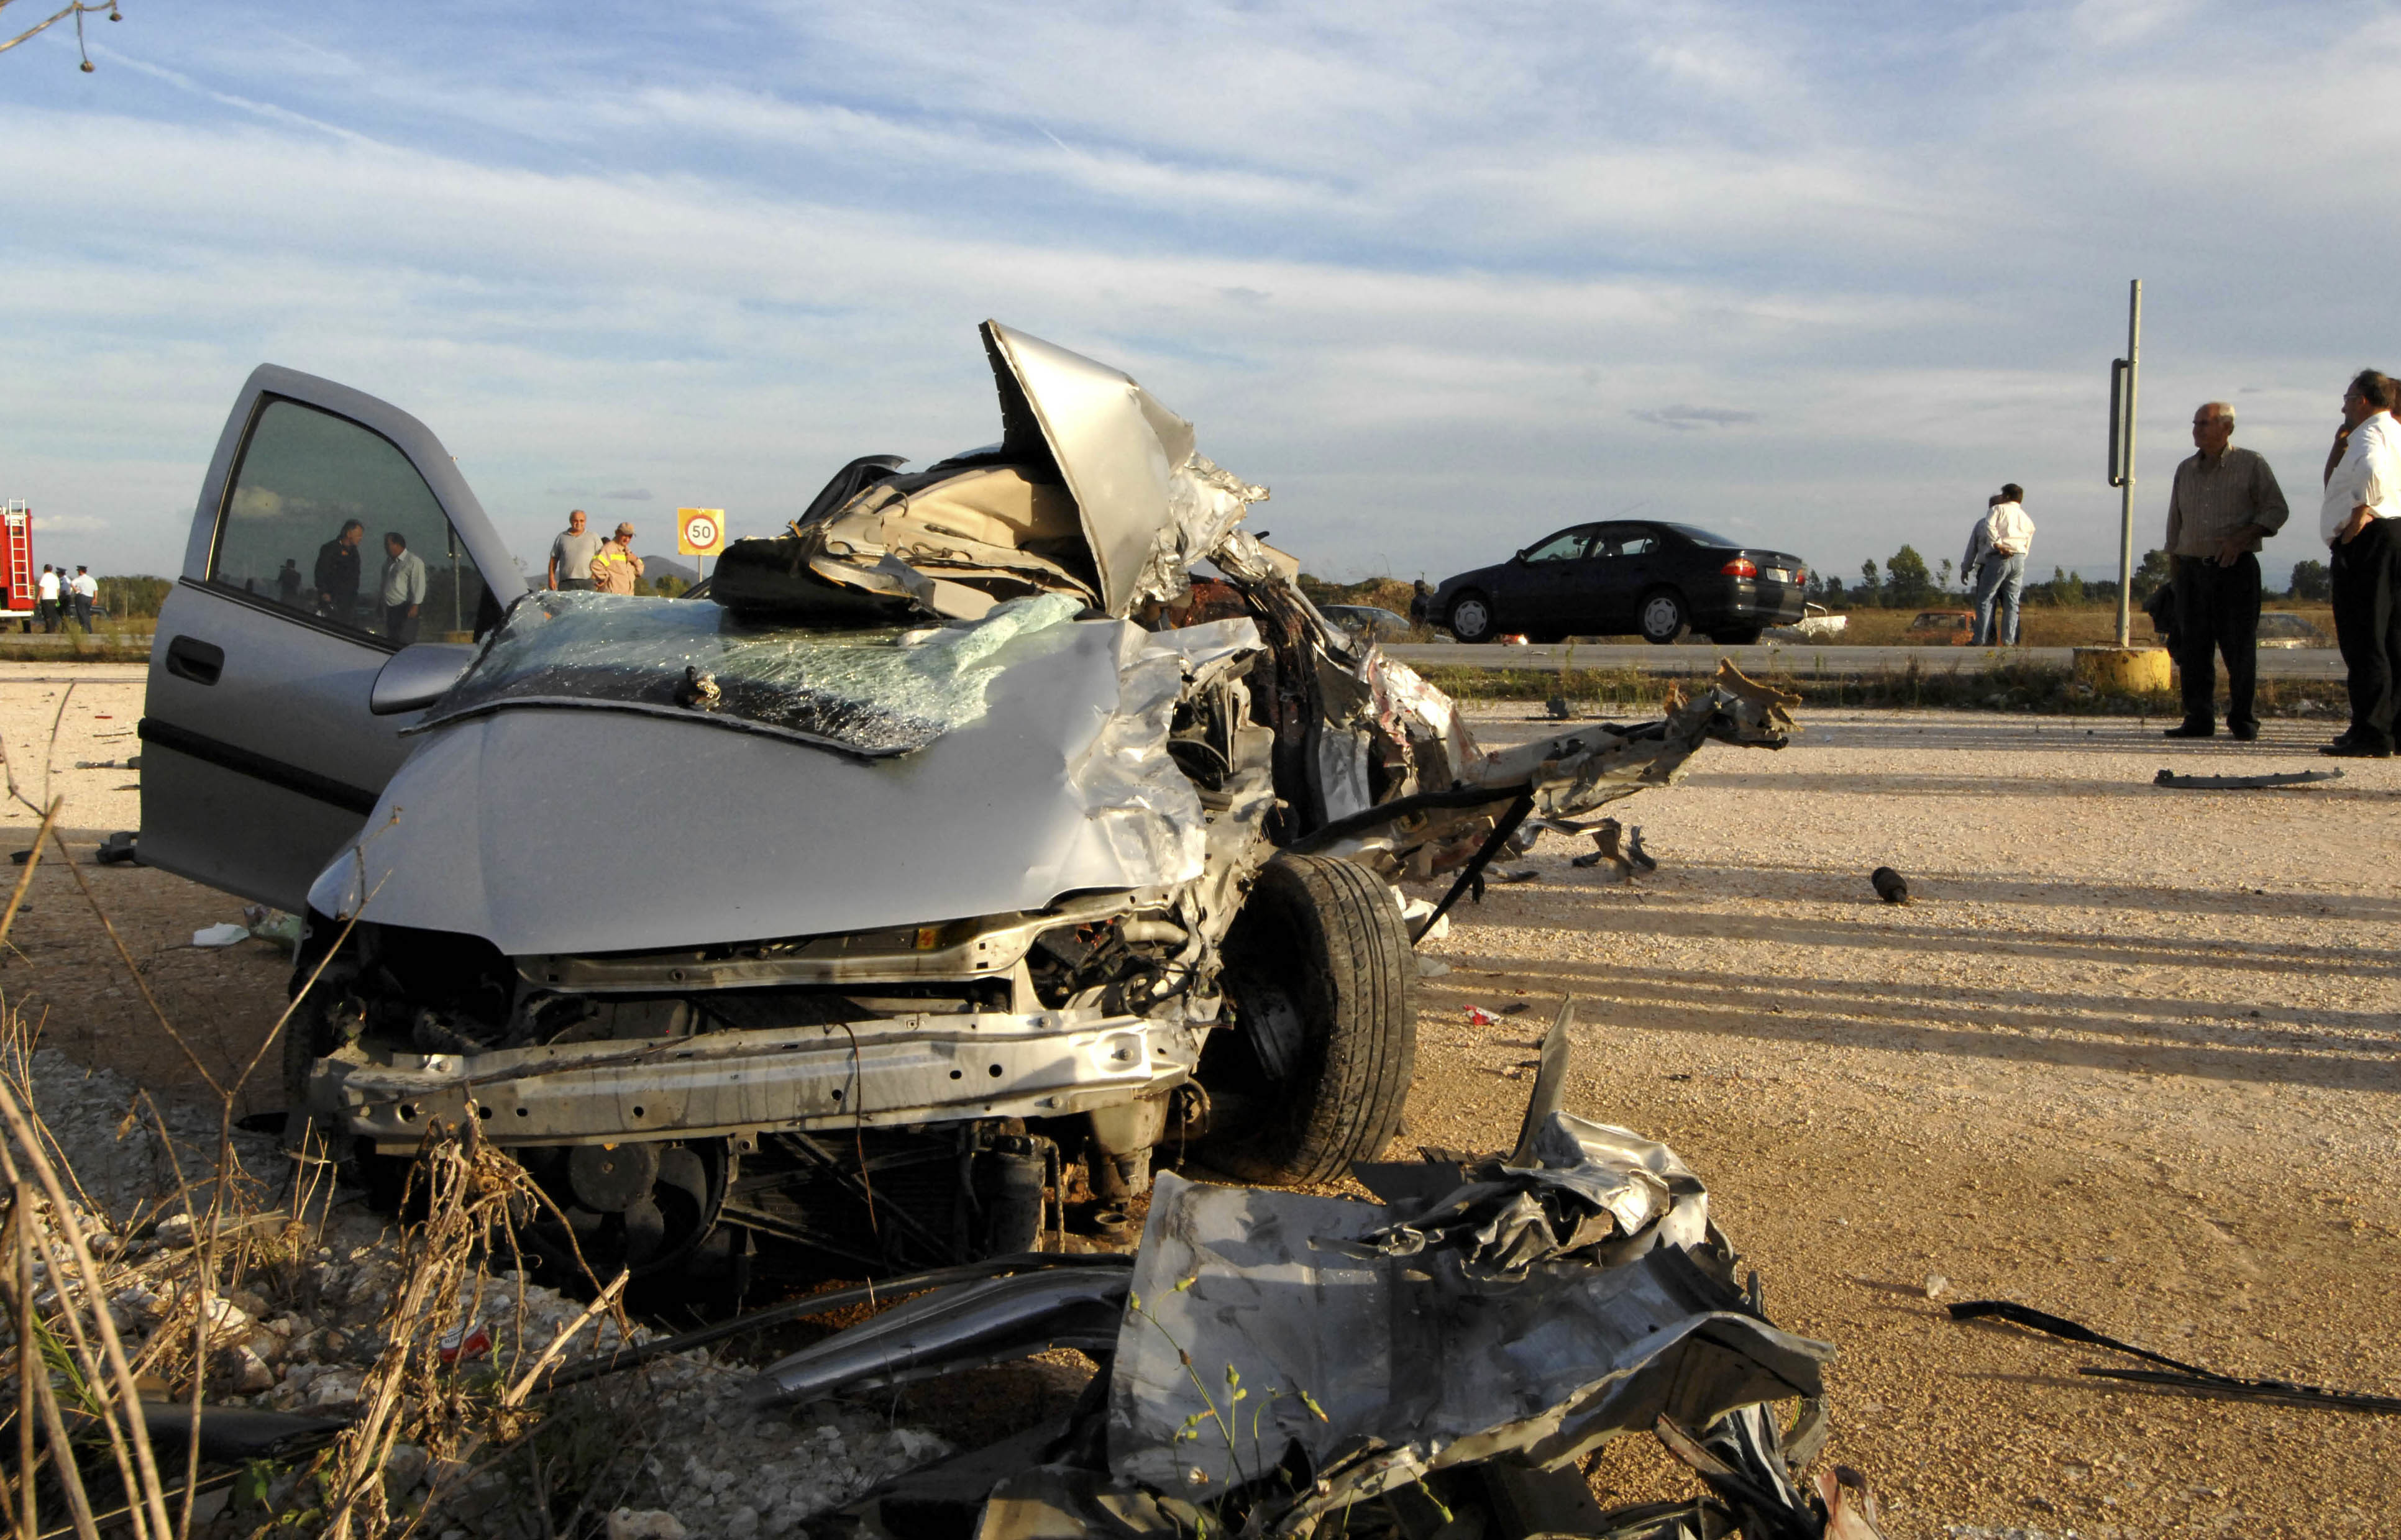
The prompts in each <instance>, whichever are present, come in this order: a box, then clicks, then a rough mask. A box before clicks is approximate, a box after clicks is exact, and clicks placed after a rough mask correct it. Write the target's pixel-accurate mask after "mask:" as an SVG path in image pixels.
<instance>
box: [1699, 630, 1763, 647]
mask: <svg viewBox="0 0 2401 1540" xmlns="http://www.w3.org/2000/svg"><path fill="white" fill-rule="evenodd" d="M1763 629H1764V628H1763V627H1761V626H1737V627H1736V628H1735V629H1734V630H1732V631H1712V632H1710V633H1709V640H1710V641H1712V642H1715V643H1716V644H1717V645H1718V646H1720V647H1749V646H1750V645H1751V644H1752V643H1753V642H1756V641H1758V640H1759V637H1760V633H1761V632H1762V631H1763Z"/></svg>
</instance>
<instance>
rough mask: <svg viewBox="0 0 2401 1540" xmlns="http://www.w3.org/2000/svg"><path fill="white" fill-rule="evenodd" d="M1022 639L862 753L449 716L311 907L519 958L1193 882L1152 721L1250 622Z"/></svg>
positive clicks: (713, 724)
mask: <svg viewBox="0 0 2401 1540" xmlns="http://www.w3.org/2000/svg"><path fill="white" fill-rule="evenodd" d="M662 602H669V603H671V602H673V601H662ZM1035 640H1036V642H1038V643H1040V645H1038V646H1034V645H1026V644H1023V643H1020V644H1018V645H1017V646H1016V647H1015V648H1014V650H1012V651H1005V652H1003V653H1001V654H996V655H995V661H999V662H1001V663H1003V665H1004V666H1001V667H1000V668H999V669H998V670H997V672H996V674H995V675H994V677H993V678H992V679H991V681H990V683H989V685H988V687H987V699H986V709H985V710H984V711H982V713H981V715H977V716H976V717H975V718H974V719H972V720H967V721H964V722H961V723H960V724H959V725H956V726H954V727H953V728H952V729H950V730H948V731H946V732H944V733H942V734H941V735H940V736H939V737H937V738H935V739H933V740H932V741H931V742H930V743H926V744H925V745H924V746H923V747H921V748H918V749H916V750H915V751H914V752H911V753H907V754H903V755H899V756H892V757H885V758H880V759H868V758H863V757H860V756H855V755H848V754H842V753H837V752H831V751H830V750H828V749H825V748H819V747H814V746H810V745H807V744H804V743H795V742H791V741H789V739H786V738H782V737H777V736H773V735H768V734H762V733H757V732H749V731H739V730H728V725H727V724H725V723H722V722H720V721H716V720H710V719H702V718H701V717H699V716H697V715H694V716H693V717H692V718H691V719H686V720H677V719H674V718H673V717H671V716H666V715H658V714H653V713H647V712H635V713H624V712H616V711H607V710H584V709H572V708H569V707H563V706H546V705H542V704H539V703H530V702H526V703H519V704H516V705H514V707H512V708H511V709H506V710H497V711H492V712H489V713H487V714H484V715H469V716H465V717H455V718H453V719H450V720H448V721H446V722H443V723H441V724H440V725H438V726H435V727H433V728H432V729H431V730H430V731H428V733H427V734H426V741H425V743H424V744H423V746H422V747H420V748H419V749H418V752H417V753H416V754H415V755H414V756H411V757H410V758H409V760H408V762H407V763H406V764H405V766H403V768H402V770H401V771H400V773H399V774H398V775H397V776H395V777H394V778H393V780H392V782H391V784H390V785H389V786H387V787H386V788H385V790H384V793H383V797H382V799H381V800H380V802H379V803H378V804H377V808H376V811H374V813H373V814H371V815H370V816H369V818H368V820H367V825H366V832H365V834H364V836H363V837H362V840H361V843H360V844H359V845H358V846H357V847H356V848H354V849H353V850H352V851H350V852H346V853H345V854H344V855H342V856H341V857H339V858H337V859H336V861H335V862H334V864H333V865H330V866H329V867H327V868H326V870H325V872H324V873H323V874H322V876H321V877H320V878H319V879H318V880H317V882H316V884H315V886H314V887H313V888H312V890H311V891H310V893H309V903H310V906H312V907H314V908H315V909H317V910H318V911H319V912H320V913H322V914H327V915H336V916H341V915H348V914H350V913H353V912H356V911H358V910H359V908H360V905H361V901H362V899H363V898H364V899H365V901H366V908H365V916H366V918H368V919H371V920H376V921H378V922H380V923H383V924H388V925H403V926H411V927H418V928H422V929H427V930H435V931H446V932H451V933H458V934H473V935H477V936H481V937H483V938H484V939H486V940H487V941H490V942H491V943H492V944H493V945H494V946H496V947H499V948H500V950H501V952H503V953H504V954H507V955H509V956H515V957H521V956H527V955H532V954H542V953H567V954H587V953H593V952H608V951H632V950H643V949H650V948H657V947H689V946H699V945H707V944H713V943H723V942H729V941H736V940H756V939H767V938H773V937H781V936H794V935H818V934H837V933H844V932H850V931H858V930H869V929H875V928H879V927H889V926H899V925H917V924H931V923H936V922H940V921H942V920H956V919H966V918H969V917H973V916H978V915H989V914H1004V913H1010V912H1015V911H1020V910H1038V909H1041V908H1043V907H1045V906H1048V905H1049V904H1050V902H1051V901H1052V900H1053V899H1055V898H1056V897H1058V896H1059V895H1060V894H1062V893H1068V892H1071V891H1079V890H1091V889H1102V890H1107V889H1132V888H1143V887H1151V886H1159V885H1165V884H1171V883H1176V882H1185V881H1189V880H1191V879H1193V878H1195V877H1197V876H1198V875H1200V871H1201V859H1202V841H1203V837H1204V825H1203V815H1202V812H1201V807H1200V804H1199V800H1198V797H1197V795H1196V794H1195V793H1194V791H1193V789H1192V786H1191V784H1190V783H1189V782H1188V781H1187V780H1186V779H1185V778H1184V776H1183V775H1182V773H1181V772H1180V771H1178V770H1176V769H1175V767H1174V763H1173V760H1172V759H1171V758H1170V757H1169V756H1168V755H1167V753H1166V752H1165V739H1166V728H1167V716H1168V714H1170V713H1171V712H1172V711H1173V708H1174V703H1175V700H1176V697H1177V694H1178V692H1179V690H1180V688H1181V686H1182V683H1183V680H1184V677H1185V673H1186V670H1187V668H1190V667H1196V666H1200V665H1201V662H1204V661H1207V660H1209V659H1211V658H1217V657H1224V656H1227V655H1229V654H1238V653H1240V652H1242V651H1244V650H1246V649H1251V648H1255V647H1257V646H1258V637H1257V633H1256V631H1255V629H1254V628H1253V627H1252V626H1251V624H1250V623H1249V622H1248V621H1232V622H1221V623H1219V624H1215V625H1212V626H1204V627H1194V628H1190V629H1188V630H1187V631H1185V632H1181V633H1173V634H1166V635H1162V636H1159V637H1153V636H1151V635H1150V634H1146V633H1145V632H1143V631H1142V630H1140V629H1139V628H1138V627H1135V626H1132V625H1129V624H1126V623H1124V622H1121V621H1115V620H1085V621H1073V622H1069V623H1068V624H1066V625H1063V626H1061V627H1057V628H1053V629H1052V630H1051V631H1050V632H1047V633H1045V634H1044V635H1043V636H1042V637H1037V638H1036V639H1035ZM436 715H437V716H438V715H440V713H439V710H438V708H437V712H436Z"/></svg>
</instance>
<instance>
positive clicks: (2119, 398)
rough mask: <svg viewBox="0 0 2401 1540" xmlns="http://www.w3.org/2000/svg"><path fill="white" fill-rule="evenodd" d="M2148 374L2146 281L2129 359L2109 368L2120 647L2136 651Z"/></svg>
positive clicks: (2133, 291) (2130, 331)
mask: <svg viewBox="0 0 2401 1540" xmlns="http://www.w3.org/2000/svg"><path fill="white" fill-rule="evenodd" d="M2142 368H2143V280H2142V279H2134V280H2133V284H2132V285H2131V287H2130V288H2129V290H2128V293H2127V298H2126V356H2125V357H2124V358H2122V359H2114V360H2112V361H2110V364H2109V484H2110V485H2111V486H2116V487H2122V488H2123V489H2124V492H2123V496H2122V500H2121V501H2120V504H2119V510H2118V645H2119V646H2120V647H2131V646H2133V627H2134V388H2135V384H2136V382H2137V380H2138V379H2139V378H2140V376H2141V375H2142Z"/></svg>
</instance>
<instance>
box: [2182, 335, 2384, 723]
mask: <svg viewBox="0 0 2401 1540" xmlns="http://www.w3.org/2000/svg"><path fill="white" fill-rule="evenodd" d="M2396 406H2401V381H2395V380H2394V379H2393V378H2392V377H2390V376H2389V375H2382V374H2380V373H2378V372H2377V371H2375V370H2373V369H2364V370H2362V371H2360V372H2359V374H2357V375H2354V376H2353V378H2352V381H2351V384H2350V385H2349V386H2348V387H2347V388H2345V389H2344V391H2343V397H2342V427H2341V429H2339V431H2338V432H2337V433H2336V434H2335V441H2334V448H2333V451H2332V452H2331V453H2329V454H2328V455H2327V456H2326V474H2325V478H2324V481H2325V495H2324V497H2323V499H2322V501H2321V503H2320V506H2319V511H2318V538H2320V539H2322V540H2324V541H2325V542H2326V548H2327V551H2328V552H2329V560H2328V562H2327V566H2328V569H2329V572H2330V575H2331V577H2332V579H2333V587H2334V629H2335V642H2336V645H2337V646H2339V647H2341V649H2342V661H2343V666H2344V668H2345V670H2346V672H2347V675H2348V680H2347V683H2348V688H2349V691H2350V695H2351V726H2350V728H2349V729H2346V730H2345V731H2344V732H2342V733H2341V734H2340V735H2339V736H2338V737H2337V738H2336V739H2335V740H2334V742H2333V743H2328V744H2326V746H2325V747H2324V748H2323V749H2321V750H2320V751H2319V752H2320V753H2323V754H2329V755H2334V756H2338V757H2343V758H2371V759H2385V758H2390V757H2391V756H2392V754H2393V736H2394V707H2395V704H2396V695H2395V691H2396V688H2401V525H2396V524H2394V520H2395V519H2401V424H2396V423H2395V422H2394V417H2393V412H2394V408H2395V407H2396ZM2233 439H2234V408H2233V407H2231V406H2230V405H2228V404H2227V403H2226V402H2219V401H2214V402H2202V406H2201V408H2200V409H2199V410H2198V411H2196V412H2195V413H2193V416H2192V444H2193V451H2194V453H2193V454H2192V456H2191V457H2189V458H2188V459H2187V460H2185V462H2184V463H2183V464H2181V465H2179V466H2177V467H2176V472H2175V485H2174V487H2173V489H2172V490H2171V491H2170V492H2169V494H2168V527H2167V552H2168V555H2169V556H2170V558H2171V559H2172V568H2171V572H2170V576H2169V586H2170V587H2171V589H2172V590H2173V591H2174V600H2173V603H2172V605H2171V606H2169V608H2168V613H2169V614H2171V615H2173V617H2174V620H2173V623H2172V625H2171V627H2170V634H2171V637H2172V642H2171V646H2172V647H2173V649H2174V651H2175V658H2176V668H2177V672H2178V674H2179V675H2180V676H2181V679H2182V684H2183V695H2184V720H2182V721H2181V722H2179V723H2177V724H2176V725H2175V727H2173V728H2170V729H2167V736H2169V737H2171V738H2206V737H2208V736H2210V735H2211V734H2212V733H2213V732H2215V731H2216V727H2217V723H2216V714H2215V703H2216V702H2215V697H2216V688H2217V678H2216V663H2217V660H2218V659H2219V658H2220V657H2223V658H2224V659H2225V661H2226V694H2227V702H2226V728H2227V730H2228V731H2229V732H2230V733H2231V734H2232V735H2233V736H2234V737H2235V738H2237V739H2240V740H2243V741H2246V742H2247V741H2249V740H2251V739H2253V738H2257V736H2258V735H2259V718H2258V715H2257V711H2256V710H2255V709H2254V697H2255V694H2256V692H2257V683H2258V664H2257V647H2258V635H2259V555H2258V552H2259V548H2260V543H2261V542H2262V541H2264V540H2265V539H2267V538H2269V537H2270V536H2271V535H2273V534H2275V533H2276V531H2278V530H2280V529H2282V528H2283V527H2284V521H2285V520H2286V519H2287V518H2288V517H2289V516H2290V510H2289V509H2288V508H2287V507H2286V506H2285V502H2284V490H2283V489H2282V488H2281V487H2279V486H2278V485H2277V484H2276V475H2275V472H2274V471H2273V470H2270V469H2269V467H2268V462H2267V461H2266V460H2264V459H2262V458H2261V457H2259V456H2258V455H2257V454H2255V453H2254V452H2252V451H2251V450H2248V449H2242V448H2238V447H2236V446H2235V444H2234V443H2233Z"/></svg>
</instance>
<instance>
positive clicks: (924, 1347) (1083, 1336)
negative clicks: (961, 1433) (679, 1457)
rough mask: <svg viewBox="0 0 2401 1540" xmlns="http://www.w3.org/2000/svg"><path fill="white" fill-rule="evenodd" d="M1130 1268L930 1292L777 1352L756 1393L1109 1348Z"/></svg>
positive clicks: (818, 1388)
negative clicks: (1055, 1352) (1058, 1350)
mask: <svg viewBox="0 0 2401 1540" xmlns="http://www.w3.org/2000/svg"><path fill="white" fill-rule="evenodd" d="M1128 1260H1129V1261H1130V1260H1131V1259H1128ZM1127 1276H1128V1273H1127V1270H1125V1269H1122V1268H1118V1267H1116V1266H1110V1265H1092V1264H1090V1263H1086V1264H1084V1265H1077V1266H1066V1265H1062V1266H1060V1267H1057V1268H1052V1269H1045V1270H1042V1271H1037V1272H1029V1273H1018V1274H1011V1275H1009V1276H1007V1277H1001V1278H987V1279H984V1280H983V1281H981V1282H980V1283H972V1284H958V1285H954V1286H953V1287H952V1288H940V1289H936V1290H934V1291H933V1292H932V1293H930V1294H921V1295H919V1296H917V1298H915V1299H913V1300H909V1301H906V1302H903V1303H901V1304H899V1305H897V1306H895V1307H894V1308H893V1309H891V1310H888V1311H886V1312H885V1313H884V1314H883V1315H878V1316H876V1317H875V1318H874V1319H873V1320H871V1321H866V1322H863V1323H861V1324H860V1325H858V1326H855V1327H851V1328H849V1329H846V1330H844V1331H838V1332H836V1333H834V1335H832V1336H830V1337H828V1338H827V1339H825V1340H824V1341H823V1342H814V1343H812V1344H810V1345H809V1346H807V1347H804V1348H803V1349H802V1350H801V1351H800V1352H798V1353H794V1354H791V1355H789V1356H786V1357H782V1358H778V1359H776V1360H775V1362H774V1363H772V1364H769V1365H768V1366H767V1367H766V1368H765V1369H763V1370H760V1371H759V1377H758V1379H757V1380H755V1381H753V1382H752V1383H751V1390H750V1394H751V1397H752V1399H753V1400H754V1401H757V1402H758V1403H760V1404H761V1405H769V1404H773V1403H775V1402H777V1401H811V1400H816V1399H819V1398H821V1397H827V1396H830V1395H832V1394H833V1393H834V1392H836V1391H838V1390H844V1389H851V1388H857V1387H859V1386H863V1385H870V1384H895V1383H900V1382H903V1381H906V1380H911V1379H916V1378H920V1377H922V1376H924V1375H927V1374H940V1373H947V1372H949V1371H950V1370H960V1369H974V1368H978V1367H980V1366H981V1365H984V1364H991V1363H1000V1362H1003V1361H1005V1360H1008V1359H1010V1358H1022V1357H1026V1356H1030V1355H1032V1354H1036V1353H1041V1352H1045V1351H1047V1350H1049V1349H1050V1348H1053V1347H1072V1348H1077V1349H1080V1350H1082V1351H1085V1352H1091V1353H1105V1352H1107V1351H1108V1350H1109V1348H1110V1345H1111V1344H1112V1343H1113V1342H1115V1341H1116V1340H1117V1334H1118V1320H1119V1319H1120V1317H1121V1316H1122V1315H1123V1314H1124V1312H1125V1296H1126V1279H1127Z"/></svg>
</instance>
